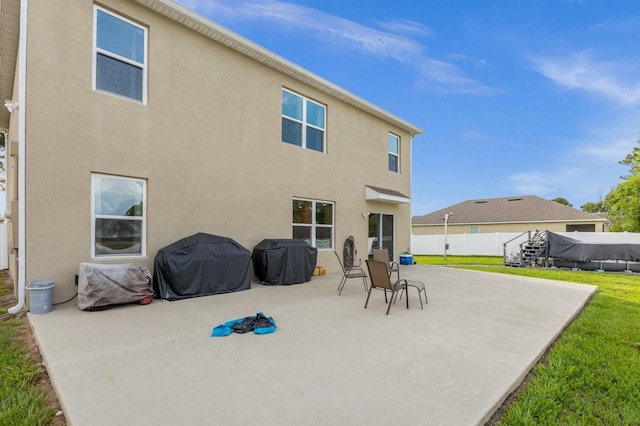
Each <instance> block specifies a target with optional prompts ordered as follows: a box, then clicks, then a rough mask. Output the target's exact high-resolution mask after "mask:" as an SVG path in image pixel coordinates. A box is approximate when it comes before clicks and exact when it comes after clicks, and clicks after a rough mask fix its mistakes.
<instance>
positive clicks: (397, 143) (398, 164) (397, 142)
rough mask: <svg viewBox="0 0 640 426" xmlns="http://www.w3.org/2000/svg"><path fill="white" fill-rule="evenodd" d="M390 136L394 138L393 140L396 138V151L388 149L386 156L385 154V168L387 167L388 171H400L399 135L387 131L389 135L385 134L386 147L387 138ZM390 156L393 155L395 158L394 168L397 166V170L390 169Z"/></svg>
mask: <svg viewBox="0 0 640 426" xmlns="http://www.w3.org/2000/svg"><path fill="white" fill-rule="evenodd" d="M390 138H395V140H396V148H397V150H398V152H393V151H391V150H389V152H388V156H387V168H388V169H389V171H390V172H394V173H400V136H398V135H396V134H394V133H391V132H389V135H388V136H387V149H388V147H389V139H390ZM391 157H395V159H396V168H397V170H392V169H391V166H390V164H389V159H390V158H391Z"/></svg>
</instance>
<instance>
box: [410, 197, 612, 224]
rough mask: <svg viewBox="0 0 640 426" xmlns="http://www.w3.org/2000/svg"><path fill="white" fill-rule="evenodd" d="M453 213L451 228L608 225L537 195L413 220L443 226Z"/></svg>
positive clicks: (471, 203)
mask: <svg viewBox="0 0 640 426" xmlns="http://www.w3.org/2000/svg"><path fill="white" fill-rule="evenodd" d="M447 213H453V216H451V217H450V218H449V223H450V224H456V223H465V224H466V223H471V224H473V223H510V222H544V221H589V222H594V221H597V222H606V219H605V218H603V217H602V216H600V215H598V214H595V213H587V212H583V211H582V210H577V209H574V208H573V207H569V206H565V205H564V204H560V203H556V202H555V201H550V200H545V199H544V198H540V197H536V196H535V195H525V196H516V197H503V198H484V199H479V200H468V201H463V202H462V203H458V204H454V205H452V206H449V207H446V208H444V209H441V210H438V211H435V212H433V213H429V214H426V215H423V216H413V217H412V218H411V224H412V225H442V224H443V223H444V215H445V214H447Z"/></svg>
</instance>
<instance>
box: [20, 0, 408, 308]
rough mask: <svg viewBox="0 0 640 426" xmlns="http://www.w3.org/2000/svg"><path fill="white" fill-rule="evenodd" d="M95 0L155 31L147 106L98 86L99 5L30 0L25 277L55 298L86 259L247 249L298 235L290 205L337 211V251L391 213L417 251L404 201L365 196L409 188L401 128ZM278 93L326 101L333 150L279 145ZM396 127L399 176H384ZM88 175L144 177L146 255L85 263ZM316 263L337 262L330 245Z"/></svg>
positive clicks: (171, 27) (145, 260) (84, 0)
mask: <svg viewBox="0 0 640 426" xmlns="http://www.w3.org/2000/svg"><path fill="white" fill-rule="evenodd" d="M101 5H104V6H105V7H108V8H110V9H112V10H113V11H114V12H116V13H118V14H120V15H123V16H125V17H128V18H129V19H132V20H134V21H136V22H139V23H140V24H142V25H144V26H146V27H148V29H149V33H148V34H149V43H148V104H147V105H141V104H138V103H135V102H131V101H128V100H125V99H121V98H118V97H115V96H111V95H109V94H104V93H99V92H96V91H94V90H92V37H93V35H92V32H93V22H92V19H93V2H92V1H89V0H60V1H56V2H50V1H48V0H31V1H30V2H29V15H28V16H29V27H28V29H29V30H28V31H29V35H28V46H27V47H28V49H27V52H28V53H27V64H28V66H27V81H26V84H27V99H26V101H25V102H24V105H25V108H27V115H26V116H27V117H28V118H27V138H26V169H25V172H26V185H27V193H26V200H25V202H26V211H25V214H26V229H27V232H26V235H27V237H26V250H27V251H26V265H27V269H26V273H27V281H31V280H40V279H51V280H55V281H56V288H55V293H54V301H56V300H60V299H63V298H66V297H68V296H71V295H72V294H73V292H74V291H75V286H74V285H73V278H74V275H75V274H77V271H78V266H79V263H80V262H131V263H138V264H142V265H145V266H148V267H149V268H152V265H153V258H154V256H155V254H156V252H157V250H158V249H160V248H162V247H164V246H166V245H168V244H170V243H172V242H174V241H176V240H178V239H181V238H183V237H186V236H188V235H191V234H194V233H196V232H206V233H211V234H216V235H221V236H227V237H230V238H233V239H234V240H236V241H237V242H238V243H240V244H242V245H243V246H244V247H246V248H247V249H249V250H252V248H253V247H254V246H255V245H256V244H257V243H259V242H260V241H261V240H263V239H265V238H291V236H292V199H293V198H294V197H302V198H309V199H314V200H323V201H331V202H334V203H335V219H334V247H335V248H336V249H337V250H338V252H339V253H341V252H342V242H343V241H344V239H345V238H347V236H349V235H354V236H355V238H356V244H357V245H358V246H360V247H365V246H366V242H367V236H368V235H367V232H368V226H367V225H368V223H367V220H366V219H364V218H363V214H362V213H363V212H369V211H375V212H380V213H386V214H393V215H394V216H395V223H396V225H395V226H396V230H395V238H396V250H395V251H396V253H399V252H401V251H403V250H404V249H405V248H406V247H408V246H409V244H410V226H409V223H410V207H409V205H396V204H389V203H372V202H367V201H366V200H365V198H364V187H365V185H366V184H370V185H376V186H380V187H385V188H392V189H395V190H397V191H401V192H403V193H405V194H407V195H408V194H410V165H411V161H410V143H411V140H410V135H409V134H408V133H407V132H406V131H404V130H402V129H399V128H395V127H393V126H392V125H390V124H389V123H387V122H385V121H383V120H381V119H378V118H375V117H373V116H371V115H369V114H367V113H365V112H363V111H361V110H359V109H356V108H354V107H352V106H350V105H347V104H345V103H343V102H341V101H339V100H337V99H335V98H333V97H331V96H329V95H328V94H326V93H323V92H320V91H317V90H315V89H312V88H311V87H310V86H307V85H305V84H303V83H302V82H300V81H298V80H294V79H292V78H290V77H287V76H285V75H283V74H281V73H279V72H277V71H275V70H273V69H271V68H269V67H266V66H264V65H262V64H260V63H258V62H256V61H254V60H252V59H250V58H248V57H246V56H244V55H242V54H240V53H238V52H236V51H233V50H231V49H229V48H227V47H224V46H222V45H220V44H218V43H216V42H215V41H213V40H211V39H209V38H207V37H204V36H202V35H199V34H197V33H196V32H194V31H192V30H190V29H188V28H186V27H184V26H182V25H179V24H177V23H176V22H174V21H171V20H169V19H167V18H165V17H163V16H160V15H158V14H155V13H153V12H151V11H150V10H149V9H147V8H145V7H143V6H140V5H138V4H135V3H133V2H130V1H121V0H107V1H103V2H101ZM43 35H46V36H43ZM283 88H287V89H290V90H292V91H295V92H297V93H299V94H301V95H304V96H306V97H308V98H310V99H313V100H315V101H316V102H319V103H322V104H324V105H326V111H327V124H326V153H324V154H322V153H318V152H315V151H311V150H306V149H302V148H299V147H297V146H293V145H289V144H286V143H283V142H281V90H282V89H283ZM389 132H393V133H395V134H397V135H400V137H401V149H400V158H401V161H400V173H392V172H389V171H388V170H387V153H388V149H387V148H388V145H387V135H388V133H389ZM22 142H24V141H22ZM22 142H21V143H22ZM92 173H104V174H112V175H117V176H125V177H134V178H141V179H146V180H147V253H146V256H145V257H132V258H117V259H109V260H105V259H92V258H91V244H92V241H91V174H92ZM361 253H364V250H361ZM318 265H323V266H325V268H327V269H328V270H329V271H337V270H338V268H339V266H338V264H337V262H336V260H335V257H334V255H333V253H331V250H320V251H319V256H318ZM13 268H15V264H14V265H13Z"/></svg>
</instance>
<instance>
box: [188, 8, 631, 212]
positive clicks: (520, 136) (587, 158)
mask: <svg viewBox="0 0 640 426" xmlns="http://www.w3.org/2000/svg"><path fill="white" fill-rule="evenodd" d="M179 2H180V3H181V4H183V5H184V6H186V7H188V8H190V9H192V10H194V11H195V12H197V13H200V14H202V15H204V16H206V17H208V18H210V19H212V20H213V21H215V22H218V23H219V24H221V25H223V26H225V27H227V28H229V29H231V30H232V31H234V32H236V33H238V34H240V35H241V36H243V37H245V38H248V39H249V40H251V41H253V42H255V43H258V44H260V45H262V46H263V47H265V48H267V49H269V50H271V51H272V52H274V53H276V54H278V55H280V56H282V57H284V58H286V59H287V60H290V61H292V62H294V63H296V64H298V65H300V66H302V67H304V68H306V69H308V70H309V71H311V72H313V73H315V74H317V75H319V76H321V77H323V78H325V79H328V80H329V81H331V82H333V83H335V84H337V85H339V86H341V87H342V88H344V89H346V90H348V91H350V92H352V93H354V94H355V95H357V96H360V97H362V98H364V99H366V100H367V101H369V102H372V103H374V104H376V105H377V106H379V107H381V108H383V109H385V110H387V111H388V112H391V113H393V114H395V115H397V116H400V117H401V118H403V119H405V120H407V121H409V122H411V123H412V124H415V125H417V126H419V127H421V128H422V129H423V130H424V134H422V135H419V136H417V137H416V138H415V139H414V141H413V177H412V193H411V196H412V214H413V215H421V214H427V213H430V212H432V211H435V210H439V209H441V208H444V207H446V206H448V205H452V204H456V203H458V202H462V201H464V200H469V199H478V198H492V197H508V196H516V195H537V196H540V197H543V198H547V199H552V198H555V197H564V198H566V199H567V200H569V202H571V203H572V204H573V206H574V207H576V208H580V206H581V205H583V204H584V203H586V202H589V201H599V200H600V199H602V198H604V196H605V195H606V194H607V193H608V192H609V191H610V190H611V188H612V187H614V186H615V185H617V184H618V183H620V182H621V180H620V176H621V175H624V174H626V172H627V168H626V167H625V166H622V165H620V164H618V161H620V160H622V159H624V157H625V156H626V155H627V154H628V153H630V152H631V150H632V149H633V147H634V146H635V145H636V142H637V139H638V135H639V134H640V54H639V53H638V52H639V51H640V50H639V49H640V48H639V47H638V42H639V41H640V1H637V0H625V1H616V0H608V1H607V0H597V1H596V0H593V1H591V0H582V1H579V0H554V1H551V0H520V1H511V0H501V1H496V0H481V1H480V0H456V1H451V0H428V1H427V0H425V1H416V0H396V1H386V0H368V1H366V2H359V1H349V0H322V1H319V0H299V1H277V0H179Z"/></svg>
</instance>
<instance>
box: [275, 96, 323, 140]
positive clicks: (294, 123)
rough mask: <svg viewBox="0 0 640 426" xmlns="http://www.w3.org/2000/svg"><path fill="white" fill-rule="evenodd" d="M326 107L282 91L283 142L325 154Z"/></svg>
mask: <svg viewBox="0 0 640 426" xmlns="http://www.w3.org/2000/svg"><path fill="white" fill-rule="evenodd" d="M325 110H326V108H325V106H324V105H320V104H319V103H317V102H314V101H312V100H310V99H307V98H305V97H302V96H300V95H297V94H295V93H293V92H290V91H288V90H285V89H282V141H283V142H286V143H290V144H293V145H298V146H301V147H303V148H307V149H312V150H314V151H318V152H324V134H325V125H324V123H325Z"/></svg>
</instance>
